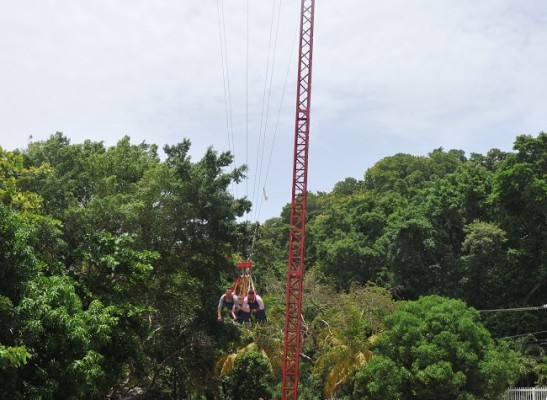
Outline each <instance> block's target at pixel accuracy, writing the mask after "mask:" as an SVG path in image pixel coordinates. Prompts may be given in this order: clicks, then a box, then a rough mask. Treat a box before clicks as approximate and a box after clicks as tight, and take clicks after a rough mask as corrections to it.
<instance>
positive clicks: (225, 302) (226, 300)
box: [217, 287, 237, 321]
mask: <svg viewBox="0 0 547 400" xmlns="http://www.w3.org/2000/svg"><path fill="white" fill-rule="evenodd" d="M236 303H237V296H236V295H235V294H233V293H232V288H231V287H228V288H226V292H225V293H224V294H223V295H222V296H220V300H219V301H218V309H217V320H218V321H222V309H223V308H224V307H226V309H227V310H228V314H230V317H231V318H232V319H235V315H234V312H233V308H234V304H236Z"/></svg>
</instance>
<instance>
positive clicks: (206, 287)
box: [0, 132, 547, 399]
mask: <svg viewBox="0 0 547 400" xmlns="http://www.w3.org/2000/svg"><path fill="white" fill-rule="evenodd" d="M546 145H547V141H546V135H545V134H544V133H541V134H539V135H538V136H537V137H531V136H519V137H518V138H517V140H516V142H515V147H514V150H515V151H514V152H511V153H504V152H501V151H499V150H496V149H493V150H491V151H489V152H488V153H487V154H486V155H480V154H472V155H471V156H470V157H469V158H466V157H465V156H464V153H463V152H462V151H461V150H449V151H445V150H443V149H436V150H433V151H432V152H431V153H429V154H428V155H426V156H414V155H409V154H396V155H394V156H391V157H386V158H384V159H383V160H380V161H378V162H377V163H376V164H375V165H374V166H373V167H372V168H370V169H369V170H368V171H366V173H365V175H364V179H363V180H362V181H361V180H357V179H354V178H347V179H345V180H344V181H342V182H339V183H338V184H336V185H335V187H334V189H333V191H332V192H331V193H309V194H308V215H307V216H308V225H307V253H306V270H307V272H306V281H305V284H304V303H303V320H302V327H303V339H304V340H303V347H302V374H303V375H302V376H301V380H300V381H301V383H302V385H305V388H304V387H303V389H302V398H305V399H322V398H324V397H325V395H326V396H336V397H338V398H344V399H350V398H352V396H353V397H359V398H361V397H364V396H365V395H366V396H371V398H393V399H397V398H401V399H402V398H407V397H404V396H414V397H413V398H423V399H427V398H435V396H437V397H436V398H461V399H471V398H475V397H477V396H479V395H480V396H483V398H489V396H490V394H491V393H497V392H500V391H501V390H502V389H503V388H504V386H505V385H506V384H507V382H508V377H509V376H512V371H513V369H514V367H517V366H518V367H519V368H520V371H519V374H520V380H521V382H531V383H532V384H533V383H535V382H542V380H544V377H545V371H544V369H545V368H544V365H545V361H544V358H542V357H544V355H543V356H542V355H541V354H537V355H535V353H534V355H533V356H532V355H531V354H530V350H529V349H530V347H529V346H527V347H521V348H519V347H518V346H516V345H515V346H514V348H515V349H516V350H518V351H519V354H520V356H519V357H518V358H516V357H515V356H514V352H513V351H510V350H508V349H507V348H503V347H497V346H496V345H494V344H493V342H492V340H491V339H490V337H489V335H488V333H487V332H486V331H485V330H484V329H483V328H482V327H481V328H478V327H477V326H476V325H477V315H476V314H474V313H473V312H472V311H470V310H469V309H467V308H466V307H463V306H461V305H458V304H459V303H451V302H446V304H445V302H443V301H440V300H439V301H438V303H437V302H436V301H437V300H431V299H438V298H430V300H428V301H429V303H427V306H424V305H423V304H422V303H423V302H426V300H421V301H420V302H417V303H408V305H404V306H402V307H401V308H400V310H399V311H398V312H397V313H396V314H394V316H393V317H390V318H388V319H387V321H388V322H387V327H386V325H385V323H384V317H385V316H386V315H388V314H390V313H391V312H392V310H393V309H394V302H393V300H392V295H393V296H395V297H396V298H410V299H415V298H418V297H419V296H422V295H427V294H440V295H444V296H452V297H457V298H460V299H462V300H464V301H466V302H467V303H468V304H470V305H472V306H474V307H476V308H478V309H480V308H496V307H511V306H525V305H538V304H545V303H547V298H546V297H545V296H546V295H545V293H546V292H545V290H543V289H544V287H545V285H546V284H547V279H546V264H545V256H544V250H545V249H544V247H545V236H544V235H545V232H546V231H547V229H546V228H547V227H546V226H545V224H546V219H545V210H546V209H547V205H546V196H545V193H547V190H546V184H545V170H546V165H545V160H546V159H547V157H546V156H545V154H546V148H547V146H546ZM190 147H191V143H190V141H189V140H183V142H181V143H179V144H176V145H173V146H166V147H165V149H164V152H165V155H166V157H165V159H164V160H163V159H161V158H160V157H159V156H158V148H157V146H156V145H148V144H146V143H141V144H132V143H131V142H130V139H129V137H124V138H123V139H121V140H120V141H119V142H118V143H117V144H116V145H115V146H112V147H105V145H104V144H103V143H102V142H93V141H89V140H88V141H85V142H83V143H81V144H72V143H70V140H69V139H68V138H67V137H65V136H64V135H63V134H62V133H60V132H58V133H56V134H55V135H52V136H51V137H50V138H49V139H48V140H46V141H43V142H33V143H31V144H29V146H28V148H27V149H25V150H24V151H17V152H4V151H3V150H1V149H0V343H1V344H0V381H1V382H2V385H0V397H2V398H10V399H11V398H14V399H17V398H31V397H33V396H34V398H43V399H47V398H60V399H62V398H68V396H69V395H70V396H72V398H74V399H76V398H82V399H84V398H100V397H105V396H110V397H111V398H115V397H117V396H124V395H125V394H126V393H127V392H128V390H129V389H130V388H135V391H138V392H143V393H144V394H145V395H146V396H148V397H149V398H157V399H161V398H177V397H179V398H180V397H193V398H222V387H221V386H222V385H221V383H220V381H219V380H216V381H215V380H214V379H215V374H214V367H215V365H216V364H217V363H218V361H219V359H225V360H226V361H227V360H228V359H231V360H232V361H233V363H232V364H231V367H230V368H231V369H230V373H226V374H224V375H223V379H224V385H225V387H224V389H225V390H227V392H226V391H225V394H226V393H229V395H230V396H232V395H233V396H236V394H237V395H239V396H240V397H239V398H245V396H255V395H258V394H259V393H257V392H252V390H255V391H256V390H257V388H259V387H260V388H262V389H264V392H261V393H262V394H261V395H263V396H266V397H267V398H269V397H272V396H273V395H274V392H279V390H280V388H279V386H280V372H281V357H282V340H283V328H284V326H283V323H284V312H285V307H284V306H285V297H284V294H285V279H286V265H287V264H286V259H287V247H288V246H287V240H288V224H289V213H290V208H289V207H288V206H287V207H284V209H283V210H282V211H281V216H280V217H279V218H274V219H271V220H269V221H266V222H265V223H264V224H262V225H260V226H257V225H254V224H250V223H237V218H238V217H240V216H242V215H244V213H245V212H246V211H248V210H249V208H250V203H249V201H248V200H247V199H245V198H243V199H239V198H235V197H234V196H233V195H232V194H231V192H230V189H231V186H232V184H233V183H236V182H240V181H241V180H242V179H243V178H244V174H245V171H246V167H245V166H240V167H233V166H232V162H233V157H232V155H230V154H229V153H222V152H221V153H218V152H216V151H215V150H213V149H212V148H209V149H208V150H207V151H206V152H205V154H204V155H203V157H202V158H200V159H198V160H197V161H195V162H194V161H192V159H191V157H190V155H189V154H190ZM255 232H256V242H255V243H254V244H255V246H254V253H253V254H252V257H253V261H254V262H255V266H256V268H255V269H256V272H257V273H256V278H257V282H258V287H259V288H260V290H261V295H263V298H264V299H265V301H266V303H267V307H268V324H267V325H265V326H258V327H253V328H252V329H247V328H244V329H241V327H240V326H237V325H232V324H219V323H218V322H217V321H216V319H215V312H214V311H215V308H216V303H217V301H218V296H219V295H220V293H221V292H222V291H223V287H224V285H226V284H227V283H229V282H231V281H232V279H233V277H234V268H233V263H234V260H236V259H240V258H244V257H247V256H249V251H250V247H251V246H250V245H251V241H252V240H254V238H255V237H254V235H255ZM412 304H421V305H422V306H423V307H422V308H424V309H426V308H427V307H429V308H430V309H434V310H435V311H436V313H435V315H437V317H434V316H433V315H432V313H431V312H429V311H427V310H421V311H420V307H419V306H412ZM443 304H445V305H444V306H443ZM413 307H416V308H413ZM456 315H457V316H458V318H456V317H455V316H456ZM460 317H461V318H460ZM482 320H483V321H484V323H485V324H486V326H488V328H489V329H490V330H491V331H492V332H493V333H495V336H496V337H504V336H511V335H522V334H524V333H527V332H541V331H545V330H546V329H547V326H546V325H545V320H544V319H542V318H541V315H539V314H538V313H535V312H528V313H514V314H511V315H507V314H506V315H504V316H503V317H500V316H499V315H482ZM401 326H402V327H403V328H401ZM377 338H380V339H378V342H377V343H378V344H377V347H376V348H375V347H374V343H375V340H376V339H377ZM387 338H392V339H393V342H389V339H387ZM424 338H426V339H427V340H425V339H424ZM538 339H541V338H538ZM388 342H389V343H397V342H399V343H400V344H399V345H397V346H391V347H390V346H388V345H387V344H386V343H388ZM243 349H247V350H246V351H242V350H243ZM526 349H528V350H526ZM234 355H237V357H236V356H234ZM373 355H374V358H372V360H371V356H373ZM236 365H238V368H240V370H239V369H238V372H243V373H247V374H248V373H251V375H252V373H253V372H254V371H262V372H265V371H267V372H268V373H261V374H259V376H258V375H256V376H255V375H252V376H254V378H253V379H254V380H256V381H257V382H258V384H257V385H258V386H255V387H254V388H253V387H250V386H249V387H247V386H246V383H245V382H243V381H241V382H239V381H237V379H240V376H237V374H235V373H234V371H235V370H236ZM216 377H218V374H217V375H216ZM372 377H376V378H375V379H372ZM261 379H263V380H261ZM236 381H237V382H236ZM210 382H217V384H210ZM477 387H480V388H482V389H481V390H483V393H482V394H477ZM240 389H241V391H242V392H241V393H239V392H237V393H236V392H235V391H238V390H240ZM262 389H261V390H262ZM241 396H243V397H241ZM249 398H253V397H249Z"/></svg>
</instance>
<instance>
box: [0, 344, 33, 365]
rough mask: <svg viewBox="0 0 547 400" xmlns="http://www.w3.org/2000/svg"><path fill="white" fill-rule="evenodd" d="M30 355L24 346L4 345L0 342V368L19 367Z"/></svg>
mask: <svg viewBox="0 0 547 400" xmlns="http://www.w3.org/2000/svg"><path fill="white" fill-rule="evenodd" d="M30 357H31V355H30V353H29V352H28V351H27V349H26V347H25V346H18V347H6V346H3V345H2V344H0V370H1V369H7V368H19V367H21V366H23V365H25V364H26V363H27V361H28V359H29V358H30Z"/></svg>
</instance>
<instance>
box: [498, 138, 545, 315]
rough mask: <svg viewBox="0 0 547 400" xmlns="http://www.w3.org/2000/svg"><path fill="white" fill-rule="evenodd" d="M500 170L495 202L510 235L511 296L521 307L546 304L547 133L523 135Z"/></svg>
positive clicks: (502, 225)
mask: <svg viewBox="0 0 547 400" xmlns="http://www.w3.org/2000/svg"><path fill="white" fill-rule="evenodd" d="M514 149H515V150H516V153H512V154H510V155H508V156H507V157H506V158H505V159H504V161H503V163H502V164H501V166H500V167H499V169H498V170H497V173H496V177H495V182H494V191H493V193H492V200H493V201H494V202H495V204H496V205H497V206H498V207H499V210H500V214H501V220H500V226H501V228H502V229H504V230H505V231H506V232H507V239H508V246H509V247H510V248H511V251H510V257H511V259H512V263H513V265H511V270H512V271H514V272H513V274H511V275H508V276H507V278H508V281H507V282H506V283H507V284H508V285H509V284H510V285H511V287H512V289H513V294H512V296H513V297H514V298H518V299H519V300H520V301H521V302H522V303H528V302H529V301H530V300H532V299H533V300H534V302H535V303H536V304H544V303H545V301H546V300H547V297H546V295H545V293H547V291H545V290H541V288H543V287H545V285H546V284H547V262H546V259H545V243H546V238H545V235H546V232H547V214H546V210H547V175H546V172H545V171H547V133H545V132H542V133H540V134H539V135H538V137H537V138H534V137H532V136H526V135H522V136H519V137H517V139H516V141H515V145H514Z"/></svg>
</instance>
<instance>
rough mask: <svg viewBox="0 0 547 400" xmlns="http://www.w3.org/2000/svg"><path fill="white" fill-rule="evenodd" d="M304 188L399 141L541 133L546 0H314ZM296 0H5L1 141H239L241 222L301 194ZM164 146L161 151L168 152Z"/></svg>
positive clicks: (340, 175) (327, 185) (481, 141)
mask: <svg viewBox="0 0 547 400" xmlns="http://www.w3.org/2000/svg"><path fill="white" fill-rule="evenodd" d="M315 7H316V8H315V33H314V54H313V82H312V98H311V128H310V131H311V132H310V150H309V170H308V189H309V190H310V191H313V192H319V191H321V192H329V191H331V190H332V188H333V187H334V185H335V184H336V183H337V182H339V181H342V180H344V179H345V178H347V177H353V178H356V179H363V176H364V173H365V171H366V170H367V169H368V168H370V167H371V166H372V165H374V163H376V162H377V161H379V160H381V159H382V158H384V157H387V156H391V155H394V154H396V153H400V152H403V153H410V154H414V155H427V154H428V153H429V152H431V151H432V150H434V149H436V148H439V147H442V148H444V149H445V150H450V149H460V150H464V151H465V152H466V154H467V155H469V154H471V153H482V154H485V153H486V152H487V151H488V150H490V149H492V148H498V149H501V150H504V151H510V150H511V149H512V145H513V142H514V140H515V138H516V136H518V135H521V134H528V135H533V136H536V135H537V134H538V133H539V132H541V131H546V130H547V118H546V117H547V114H546V107H545V98H546V93H547V79H545V74H546V72H547V70H546V67H547V51H546V46H547V1H544V0H481V1H476V0H382V1H371V0H316V6H315ZM299 12H300V1H298V0H215V1H207V0H205V1H204V0H176V1H175V0H154V1H152V0H147V1H146V0H131V1H129V0H93V1H89V0H86V1H84V0H19V1H8V0H0V147H2V148H3V149H4V150H14V149H18V148H20V149H24V148H25V147H26V146H27V145H28V143H29V142H30V141H40V140H46V139H47V138H48V137H49V136H50V135H52V134H54V133H55V132H57V131H60V132H63V134H64V135H65V136H66V137H67V138H69V139H70V141H71V143H73V144H76V143H82V142H83V141H84V140H87V139H89V140H92V141H102V142H103V143H104V144H105V146H107V147H108V146H114V145H115V144H116V143H117V142H118V141H119V140H120V139H121V138H123V137H124V136H129V137H130V138H131V142H132V143H134V144H139V143H142V142H146V143H148V144H156V145H158V147H159V148H160V149H162V148H163V146H164V145H174V144H176V143H179V142H181V141H182V140H184V139H185V138H188V139H190V141H191V142H192V148H191V155H192V160H193V161H198V160H199V159H200V158H201V157H202V156H203V154H204V152H205V151H206V149H207V148H208V147H210V146H212V147H213V148H214V149H215V150H217V151H219V152H224V151H231V152H232V153H233V154H234V158H235V165H241V164H246V165H248V167H249V171H248V179H246V180H245V181H244V182H242V183H241V184H240V185H238V186H237V187H232V188H231V189H230V190H231V191H232V192H233V194H234V195H235V196H238V197H242V196H247V197H248V198H249V199H251V200H252V201H253V203H254V209H253V212H252V213H251V214H249V215H248V216H247V217H246V218H248V219H249V220H253V221H254V220H259V221H264V220H266V219H268V218H272V217H276V216H279V214H280V212H281V209H282V207H283V206H284V205H285V204H287V203H289V202H290V200H291V198H290V197H291V188H292V166H293V154H294V152H293V142H294V115H295V92H296V76H297V47H296V46H297V26H298V22H299ZM160 153H161V151H160Z"/></svg>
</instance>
